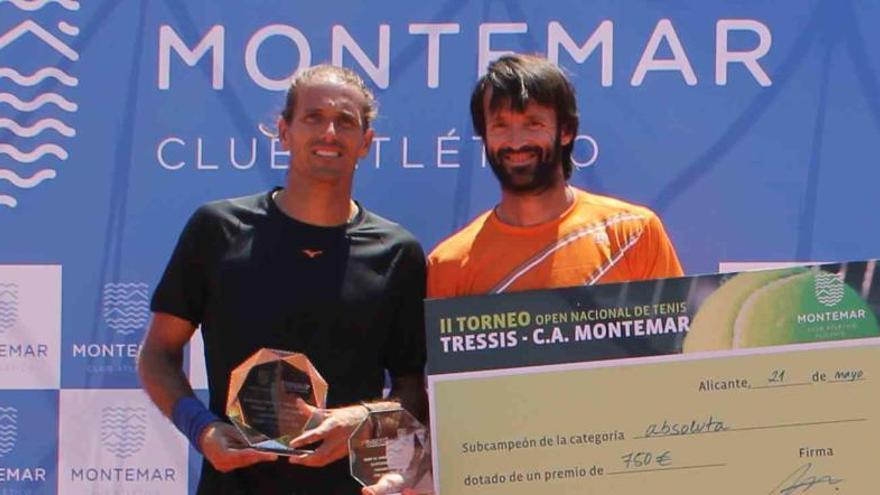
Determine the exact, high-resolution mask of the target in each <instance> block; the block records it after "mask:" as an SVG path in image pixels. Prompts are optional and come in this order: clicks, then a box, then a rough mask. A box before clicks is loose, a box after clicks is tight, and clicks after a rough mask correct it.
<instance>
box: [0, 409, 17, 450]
mask: <svg viewBox="0 0 880 495" xmlns="http://www.w3.org/2000/svg"><path fill="white" fill-rule="evenodd" d="M17 437H18V409H16V408H14V407H0V457H3V456H5V455H6V454H8V453H10V452H12V449H14V448H15V440H16V438H17Z"/></svg>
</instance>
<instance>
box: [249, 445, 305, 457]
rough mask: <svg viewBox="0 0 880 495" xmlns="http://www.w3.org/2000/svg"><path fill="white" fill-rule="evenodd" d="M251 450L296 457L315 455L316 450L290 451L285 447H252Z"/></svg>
mask: <svg viewBox="0 0 880 495" xmlns="http://www.w3.org/2000/svg"><path fill="white" fill-rule="evenodd" d="M250 448H252V449H254V450H259V451H260V452H271V453H272V454H278V455H280V456H288V457H290V456H294V455H306V454H314V453H315V451H314V450H309V449H288V448H284V447H265V446H264V447H257V446H251V447H250Z"/></svg>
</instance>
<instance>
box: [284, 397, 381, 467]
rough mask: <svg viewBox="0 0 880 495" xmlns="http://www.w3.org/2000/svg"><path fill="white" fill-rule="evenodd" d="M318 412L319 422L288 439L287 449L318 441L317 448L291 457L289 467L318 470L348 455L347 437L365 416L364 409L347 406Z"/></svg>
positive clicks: (365, 409)
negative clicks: (297, 466)
mask: <svg viewBox="0 0 880 495" xmlns="http://www.w3.org/2000/svg"><path fill="white" fill-rule="evenodd" d="M321 413H322V414H323V418H322V420H321V423H320V424H319V425H318V426H316V427H314V428H312V429H311V430H308V431H306V432H304V433H303V434H302V435H300V436H298V437H296V438H294V439H293V440H291V442H290V446H291V447H294V448H301V447H304V446H306V445H310V444H313V443H315V442H319V441H322V443H321V445H320V446H319V447H318V448H317V449H315V452H314V453H311V454H304V455H299V456H291V457H290V462H291V463H292V464H300V465H303V466H309V467H322V466H326V465H328V464H330V463H332V462H334V461H338V460H339V459H342V458H343V457H345V456H346V455H348V438H349V437H350V436H351V432H353V431H354V429H355V428H357V426H358V425H359V424H361V421H363V420H364V418H366V417H367V408H365V407H363V406H351V407H342V408H339V409H326V410H324V411H322V412H321Z"/></svg>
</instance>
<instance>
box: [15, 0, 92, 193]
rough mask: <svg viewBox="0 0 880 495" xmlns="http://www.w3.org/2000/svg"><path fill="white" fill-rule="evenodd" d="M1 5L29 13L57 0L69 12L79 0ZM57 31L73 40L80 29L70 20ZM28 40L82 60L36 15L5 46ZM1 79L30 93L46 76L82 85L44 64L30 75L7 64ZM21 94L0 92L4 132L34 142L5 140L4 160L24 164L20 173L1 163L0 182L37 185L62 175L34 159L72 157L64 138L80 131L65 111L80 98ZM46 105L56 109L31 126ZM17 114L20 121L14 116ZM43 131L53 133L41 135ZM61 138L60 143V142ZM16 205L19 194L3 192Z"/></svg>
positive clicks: (35, 0) (18, 0)
mask: <svg viewBox="0 0 880 495" xmlns="http://www.w3.org/2000/svg"><path fill="white" fill-rule="evenodd" d="M2 3H6V4H11V5H13V6H15V7H17V8H19V9H20V10H24V11H28V12H33V11H37V10H40V9H42V8H43V7H45V6H46V5H48V4H58V5H60V6H62V7H63V8H65V9H67V10H70V11H76V10H79V2H76V1H73V0H54V1H52V0H30V1H28V0H7V1H6V2H0V4H2ZM57 29H58V31H59V32H60V34H61V36H66V37H68V38H73V37H76V36H77V35H79V28H78V27H76V26H74V25H72V24H69V23H68V22H66V21H59V22H58V24H57ZM26 38H37V39H38V40H39V41H42V42H43V43H44V44H46V45H48V46H49V47H50V48H52V49H53V50H54V51H55V52H57V53H58V54H60V55H62V56H63V57H64V58H66V59H67V60H70V61H72V62H75V61H77V60H79V54H78V53H77V52H76V50H74V49H73V48H71V47H70V45H69V44H68V43H66V42H65V41H64V40H62V39H61V38H60V37H59V36H56V35H55V34H53V33H52V32H50V31H49V30H48V29H46V28H45V27H43V26H42V25H40V24H38V23H37V22H36V21H34V20H32V19H27V20H25V21H23V22H21V23H20V24H18V25H16V26H15V27H13V28H12V29H10V30H9V31H7V32H6V33H4V34H2V35H0V50H3V49H4V48H6V47H7V46H9V45H11V44H12V43H14V42H17V41H19V40H22V39H26ZM2 79H9V80H11V81H12V83H13V84H15V85H17V86H20V87H21V88H22V89H21V90H20V91H22V92H30V90H29V89H26V88H30V87H33V86H37V85H39V84H40V83H42V82H43V81H45V80H46V79H55V80H56V81H58V82H59V83H61V84H62V85H64V86H68V87H73V86H76V85H77V84H79V81H78V80H77V78H75V77H73V76H71V75H70V74H68V73H67V72H64V71H63V70H62V69H60V68H58V67H51V66H47V67H41V68H39V69H37V70H36V71H34V72H33V73H32V74H30V75H27V74H22V73H21V72H19V71H18V70H16V69H15V68H13V67H5V66H3V67H0V80H2ZM16 93H17V92H5V91H4V92H0V130H2V129H6V130H8V131H9V132H11V133H12V134H14V135H15V136H17V137H19V138H23V139H21V140H19V141H24V140H30V141H31V142H33V144H30V145H27V146H21V145H18V146H17V145H16V144H17V143H16V144H10V143H8V142H4V143H0V158H3V157H7V158H10V159H12V160H13V161H14V162H18V163H19V164H21V165H24V166H23V167H21V169H20V170H21V173H19V172H17V171H16V170H15V169H12V168H5V167H4V166H3V163H2V162H0V180H5V181H8V182H9V183H11V184H12V185H13V186H14V187H16V188H18V189H32V188H34V187H36V186H38V185H40V184H41V183H42V182H44V181H46V180H49V179H54V178H55V177H56V175H57V171H56V170H55V169H54V168H52V167H51V166H50V165H47V164H41V165H37V166H36V167H34V165H32V164H33V163H34V162H37V161H43V162H45V160H44V158H45V157H47V156H53V157H55V159H57V160H62V161H63V160H67V159H68V158H69V153H68V151H67V150H66V149H65V148H64V144H63V139H62V138H71V137H74V136H75V135H76V129H74V128H73V127H71V126H70V125H68V124H67V123H66V122H64V118H65V116H66V114H65V112H67V113H70V112H76V111H77V110H78V106H77V104H76V103H75V102H72V101H70V100H68V99H67V98H65V97H64V96H63V95H62V94H60V93H56V92H50V91H43V92H40V91H37V93H38V94H37V95H36V96H34V97H33V98H31V99H30V100H28V99H22V98H21V97H20V96H19V94H16ZM45 105H51V107H50V111H52V112H55V113H54V114H50V115H49V116H46V117H44V118H42V119H39V120H36V121H35V122H33V123H32V124H31V123H30V120H31V115H32V112H35V111H37V110H38V109H40V108H42V107H43V106H45ZM7 107H11V109H12V110H14V112H12V113H10V114H6V115H4V112H3V111H4V110H6V109H7ZM10 117H12V118H10ZM16 118H18V119H20V120H21V121H17V120H15V119H16ZM41 135H43V136H49V137H47V138H42V136H41ZM56 140H58V141H57V142H56ZM35 169H36V170H35ZM16 205H18V200H17V199H16V198H15V196H11V195H8V194H0V206H6V207H10V208H14V207H15V206H16Z"/></svg>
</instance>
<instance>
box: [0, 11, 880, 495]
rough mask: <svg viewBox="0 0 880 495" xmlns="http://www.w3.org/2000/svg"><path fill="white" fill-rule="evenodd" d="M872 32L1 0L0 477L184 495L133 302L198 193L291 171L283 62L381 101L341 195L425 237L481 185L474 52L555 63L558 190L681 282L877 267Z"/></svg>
mask: <svg viewBox="0 0 880 495" xmlns="http://www.w3.org/2000/svg"><path fill="white" fill-rule="evenodd" d="M322 7H323V8H322ZM878 22H880V5H878V4H877V3H876V2H870V1H867V0H866V1H855V0H824V1H823V0H814V1H805V0H798V1H794V0H791V1H789V0H786V1H778V2H759V1H753V0H739V1H725V2H702V1H698V0H693V1H675V2H671V1H670V2H662V1H647V0H643V1H632V2H616V1H610V0H609V1H582V0H549V1H545V2H527V1H515V0H508V1H502V0H498V1H488V0H487V1H482V2H476V1H471V2H467V1H464V0H448V1H442V2H421V3H420V2H408V3H399V2H397V3H394V2H391V3H385V2H378V3H377V2H358V1H355V0H338V1H332V2H325V3H322V4H320V5H319V4H315V3H314V2H295V1H290V0H283V1H282V0H278V1H270V0H246V1H240V2H216V1H207V0H197V1H196V0H193V1H187V2H179V1H174V0H165V1H160V0H149V1H148V0H142V1H140V2H117V1H110V0H107V1H97V0H94V1H82V2H77V1H76V0H54V1H53V0H0V491H2V490H4V489H7V488H8V489H9V490H13V489H15V490H19V492H15V493H56V492H57V493H65V494H67V493H93V492H98V491H113V492H114V493H135V492H136V493H163V494H164V493H186V492H187V490H188V489H191V485H192V479H191V478H193V477H194V476H190V475H189V472H190V469H191V467H192V465H195V463H196V462H197V461H198V459H197V457H196V456H195V455H194V454H192V453H191V452H190V453H187V452H186V449H184V443H183V441H182V439H181V438H179V435H176V433H175V432H174V431H173V430H171V429H170V428H169V427H168V426H167V425H166V424H164V420H163V419H162V418H161V417H160V416H159V415H158V413H157V412H156V411H155V410H154V408H152V406H151V405H149V403H148V402H147V400H146V399H145V397H144V396H143V395H142V393H141V392H139V391H137V390H134V389H137V388H138V383H137V378H136V375H135V373H134V360H133V358H134V356H135V355H136V353H137V349H138V343H139V341H140V339H141V338H142V337H143V331H144V327H145V325H146V323H147V320H148V317H149V313H148V305H147V304H148V298H149V295H150V294H151V293H152V290H153V288H154V287H155V283H156V281H157V280H158V277H159V275H160V274H161V271H162V269H163V267H164V265H165V263H166V261H167V258H168V255H169V254H170V251H171V249H172V247H173V245H174V242H175V241H176V238H177V236H178V234H179V232H180V229H181V228H182V227H183V224H184V222H185V220H186V219H187V218H188V216H189V215H190V213H191V212H192V211H193V210H194V209H195V208H196V207H197V206H198V205H199V204H201V203H203V202H205V201H208V200H211V199H217V198H221V197H228V196H238V195H244V194H249V193H252V192H256V191H259V190H264V189H267V188H269V187H271V186H274V185H280V184H282V183H283V181H284V174H285V170H284V168H285V164H286V163H287V157H286V156H285V155H284V154H283V153H281V152H280V149H279V147H278V143H277V142H274V141H273V140H271V139H270V138H267V137H266V136H264V135H262V134H261V133H260V132H259V130H258V126H259V124H261V123H264V124H270V125H272V124H274V121H275V118H276V114H277V112H278V111H279V110H280V107H281V104H282V102H283V94H284V93H283V89H284V87H285V86H286V84H285V80H286V79H287V78H288V77H289V75H290V74H291V73H292V72H293V71H295V70H296V69H297V68H298V67H302V66H306V65H309V64H315V63H320V62H333V63H338V64H342V65H346V66H349V67H352V68H354V69H356V70H358V71H359V72H360V73H361V74H362V75H363V76H364V77H365V79H366V80H367V82H368V83H369V84H370V86H371V87H372V88H373V89H374V91H375V92H376V94H377V96H378V98H379V100H380V117H379V119H378V120H377V122H376V124H375V127H376V130H377V135H378V139H377V142H376V143H375V145H374V147H373V150H372V152H371V154H370V155H369V156H368V157H367V158H366V159H364V160H363V161H362V162H361V164H360V167H359V170H358V172H357V177H356V187H355V190H356V197H357V198H358V199H359V200H360V201H361V202H362V203H363V204H364V205H365V206H367V207H368V208H370V209H372V210H374V211H376V212H378V213H380V214H382V215H385V216H387V217H390V218H393V219H395V220H396V221H398V222H400V223H402V224H403V225H404V226H406V227H407V228H409V229H410V230H411V231H412V232H413V233H415V234H416V236H417V237H418V238H419V239H420V240H421V241H422V243H423V244H424V246H425V248H426V249H430V248H431V247H433V246H434V245H435V244H436V243H437V242H438V241H439V240H440V239H442V238H444V237H445V236H447V235H449V234H451V233H452V232H453V231H455V230H456V229H457V228H459V227H461V226H463V225H464V224H465V223H467V222H468V221H469V220H470V219H471V218H473V217H474V216H476V215H477V214H478V213H479V212H481V211H483V210H485V209H486V208H489V207H491V206H492V205H493V204H494V203H495V202H497V200H498V187H497V185H496V182H495V179H494V177H493V176H492V174H491V172H490V171H489V169H488V168H487V167H486V165H485V162H484V161H483V155H482V148H481V145H480V142H479V140H477V139H475V138H474V132H473V129H472V128H471V124H470V116H469V114H468V109H467V101H468V98H469V95H470V90H471V88H472V85H473V83H474V82H475V80H476V78H477V77H478V76H479V75H480V68H481V67H484V66H485V63H486V62H487V61H489V60H491V59H492V58H493V57H496V56H498V55H499V54H501V53H503V52H505V51H518V52H532V53H540V54H544V55H548V56H549V57H550V58H551V59H553V60H555V61H557V62H558V63H559V64H560V65H562V66H563V67H564V68H565V69H566V70H567V71H568V72H569V73H570V74H571V77H572V79H573V81H574V82H575V85H576V87H577V91H578V101H579V108H580V111H581V121H582V125H581V130H580V136H579V137H578V140H577V145H576V148H575V159H576V161H577V162H578V163H579V164H580V165H579V167H578V170H577V171H576V172H575V174H574V177H573V180H572V182H573V183H574V184H576V185H578V186H581V187H584V188H586V189H590V190H593V191H597V192H600V193H607V194H612V195H616V196H620V197H623V198H627V199H629V200H632V201H636V202H640V203H643V204H646V205H648V206H650V207H652V208H654V209H655V210H656V211H657V212H658V213H660V215H661V217H662V218H663V220H664V222H665V224H666V227H667V230H668V231H669V233H670V235H671V237H672V238H673V241H674V242H675V244H676V246H677V247H678V251H679V255H680V256H681V258H682V261H683V263H684V265H685V269H686V270H687V272H688V273H691V274H693V273H699V272H710V271H715V270H717V268H718V265H719V263H721V262H729V261H753V260H761V261H790V260H801V261H810V260H817V261H833V260H846V259H866V258H877V257H880V252H878V245H880V231H878V230H877V229H873V228H870V225H871V224H870V220H869V215H870V212H871V211H875V210H877V209H878V207H880V196H878V194H877V193H876V187H877V183H878V179H880V167H878V164H877V158H876V148H877V144H878V143H880V140H878V136H880V83H878V78H877V71H878V69H880V52H878V50H877V48H876V47H877V46H880V34H878V31H877V30H876V29H875V26H876V25H877V23H878ZM194 347H196V349H197V350H198V342H196V345H195V346H194ZM194 356H198V352H195V353H194ZM192 361H193V362H192V363H191V366H190V367H191V369H192V370H193V377H192V379H193V381H194V383H196V385H197V386H200V385H201V386H203V384H204V379H203V378H202V377H201V373H202V372H203V365H201V364H200V363H199V358H198V357H196V358H195V359H193V360H192ZM59 417H60V421H56V418H59ZM34 439H38V440H34ZM120 445H128V446H130V447H127V448H123V447H120ZM157 451H159V452H160V453H161V454H159V453H157ZM187 487H190V488H187Z"/></svg>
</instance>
